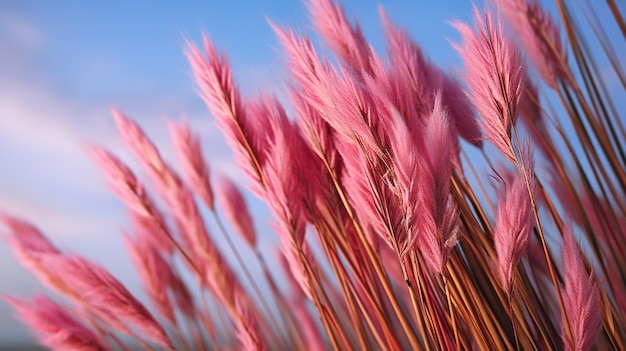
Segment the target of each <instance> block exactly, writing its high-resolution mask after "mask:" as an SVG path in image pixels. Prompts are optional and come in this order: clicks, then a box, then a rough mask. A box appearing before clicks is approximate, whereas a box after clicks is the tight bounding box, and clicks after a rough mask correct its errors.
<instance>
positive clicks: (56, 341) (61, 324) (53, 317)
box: [5, 295, 110, 351]
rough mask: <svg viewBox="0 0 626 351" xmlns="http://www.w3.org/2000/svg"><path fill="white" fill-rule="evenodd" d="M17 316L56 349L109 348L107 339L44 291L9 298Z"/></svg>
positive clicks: (101, 350) (100, 350)
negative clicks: (23, 297) (28, 298)
mask: <svg viewBox="0 0 626 351" xmlns="http://www.w3.org/2000/svg"><path fill="white" fill-rule="evenodd" d="M5 299H6V300H7V302H9V304H11V305H12V306H13V307H14V308H15V309H16V311H17V315H18V317H19V318H20V319H21V320H22V321H23V322H24V323H25V324H26V325H28V326H29V327H30V328H31V329H32V330H34V331H35V332H36V333H37V335H38V336H39V340H40V342H41V344H42V345H44V346H46V347H48V348H50V349H51V350H55V351H105V350H110V349H109V347H108V346H107V345H106V343H105V342H104V340H102V339H101V338H100V337H98V336H97V335H96V334H95V333H94V332H93V331H92V330H91V329H89V328H87V327H86V326H84V325H83V324H82V323H81V322H80V321H78V320H77V319H76V318H74V317H73V316H72V315H71V314H70V313H69V312H68V310H67V309H66V308H64V307H62V306H61V305H59V304H58V303H56V302H54V301H52V300H51V299H49V298H48V297H46V296H44V295H37V296H36V297H35V298H34V299H33V300H32V301H30V302H26V301H22V300H17V299H13V298H6V297H5Z"/></svg>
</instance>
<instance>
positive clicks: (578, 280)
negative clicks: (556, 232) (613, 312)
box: [561, 228, 601, 351]
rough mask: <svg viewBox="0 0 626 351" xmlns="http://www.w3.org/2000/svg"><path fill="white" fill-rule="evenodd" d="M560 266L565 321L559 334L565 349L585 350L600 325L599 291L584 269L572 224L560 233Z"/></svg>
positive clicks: (587, 348)
mask: <svg viewBox="0 0 626 351" xmlns="http://www.w3.org/2000/svg"><path fill="white" fill-rule="evenodd" d="M563 270H564V276H563V281H564V285H565V286H564V288H563V304H564V307H565V316H564V317H563V318H566V319H567V322H565V321H564V322H563V328H564V330H563V331H562V334H561V335H562V338H563V342H564V344H565V350H567V351H588V350H590V349H591V346H592V345H593V343H594V341H595V340H596V337H597V336H598V332H599V331H600V326H601V319H600V301H599V293H598V288H597V286H595V283H594V277H593V273H592V274H591V275H590V274H589V273H587V269H586V268H585V264H584V262H583V259H582V256H581V253H580V249H579V248H578V244H577V242H576V238H574V234H573V233H572V228H567V229H566V230H565V231H564V233H563ZM566 327H569V331H568V330H566V329H565V328H566Z"/></svg>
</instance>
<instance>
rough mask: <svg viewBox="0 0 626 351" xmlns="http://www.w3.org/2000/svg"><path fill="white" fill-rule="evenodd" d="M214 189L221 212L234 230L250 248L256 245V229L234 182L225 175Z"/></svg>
mask: <svg viewBox="0 0 626 351" xmlns="http://www.w3.org/2000/svg"><path fill="white" fill-rule="evenodd" d="M216 191H217V200H218V203H219V204H220V209H221V210H222V213H223V214H224V216H225V217H226V219H227V220H228V221H229V222H230V223H231V225H233V227H234V228H235V231H236V232H237V233H238V234H239V235H241V237H242V238H243V239H244V240H245V241H246V243H247V244H248V245H250V247H251V248H254V247H255V245H256V231H255V229H254V222H253V221H252V216H250V211H248V206H247V204H246V200H245V199H244V197H243V194H241V191H239V188H237V186H236V185H235V183H233V182H232V181H231V180H230V179H229V178H226V177H223V178H222V179H220V181H219V184H218V186H217V188H216Z"/></svg>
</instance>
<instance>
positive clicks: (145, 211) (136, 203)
mask: <svg viewBox="0 0 626 351" xmlns="http://www.w3.org/2000/svg"><path fill="white" fill-rule="evenodd" d="M88 151H89V153H90V154H91V157H92V158H93V159H94V161H95V162H96V164H97V165H98V166H99V167H100V169H101V170H102V171H103V172H104V175H105V176H106V178H107V179H108V181H109V186H110V188H111V190H112V191H113V192H114V193H115V195H117V196H118V197H119V198H120V199H121V200H122V201H124V203H126V205H127V206H128V207H129V208H130V209H131V210H132V211H134V212H136V213H138V214H140V215H142V216H146V217H147V216H150V215H151V214H150V212H149V208H147V207H146V202H145V201H144V200H145V199H144V196H145V191H144V188H143V186H142V185H141V183H140V182H139V181H138V180H137V177H136V176H135V174H134V173H133V171H131V170H130V168H128V166H126V165H125V164H124V163H123V162H122V161H121V160H120V159H119V158H117V157H116V156H115V155H113V154H112V153H110V152H108V151H107V150H104V149H102V148H99V147H89V148H88Z"/></svg>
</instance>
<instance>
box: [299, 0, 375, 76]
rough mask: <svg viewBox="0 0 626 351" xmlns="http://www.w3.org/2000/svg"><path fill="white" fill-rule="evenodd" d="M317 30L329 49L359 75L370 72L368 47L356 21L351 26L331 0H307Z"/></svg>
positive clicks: (339, 8)
mask: <svg viewBox="0 0 626 351" xmlns="http://www.w3.org/2000/svg"><path fill="white" fill-rule="evenodd" d="M307 6H308V8H309V12H310V13H311V16H312V19H313V23H314V24H315V27H316V29H317V32H318V33H320V34H321V36H322V37H323V38H324V39H325V40H326V42H327V43H328V45H329V46H330V48H331V50H333V52H335V54H337V55H338V56H339V57H341V59H342V60H343V61H344V62H345V63H346V64H347V65H348V66H349V67H351V68H352V69H353V70H354V72H356V73H357V74H359V75H364V74H366V73H371V67H370V47H369V45H368V43H367V40H365V36H364V35H363V32H362V31H361V28H359V25H358V23H357V24H356V25H355V26H354V27H353V26H352V25H351V24H350V22H349V21H348V19H347V18H346V14H345V12H344V11H343V9H342V8H341V6H339V4H337V3H335V2H334V1H333V0H308V1H307Z"/></svg>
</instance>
